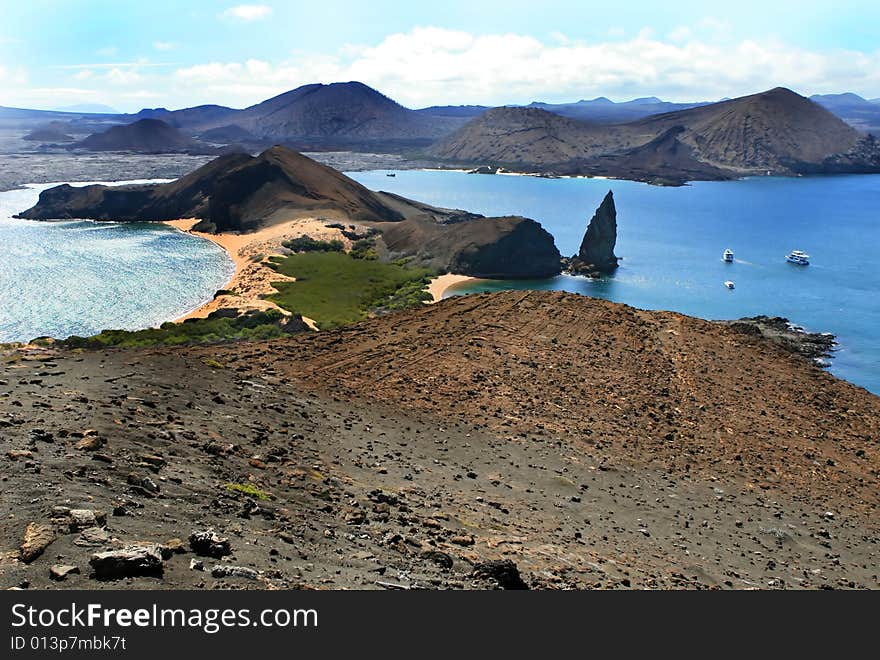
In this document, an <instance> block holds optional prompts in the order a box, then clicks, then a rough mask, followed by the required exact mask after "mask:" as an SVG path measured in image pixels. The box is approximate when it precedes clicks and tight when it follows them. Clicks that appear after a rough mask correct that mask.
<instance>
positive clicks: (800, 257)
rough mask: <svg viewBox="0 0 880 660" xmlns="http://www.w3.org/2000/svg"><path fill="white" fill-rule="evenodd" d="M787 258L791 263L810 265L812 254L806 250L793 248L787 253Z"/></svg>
mask: <svg viewBox="0 0 880 660" xmlns="http://www.w3.org/2000/svg"><path fill="white" fill-rule="evenodd" d="M785 260H786V261H787V262H789V263H792V264H797V265H798V266H809V265H810V255H808V254H807V253H806V252H801V251H800V250H792V251H791V252H789V253H788V254H787V255H785Z"/></svg>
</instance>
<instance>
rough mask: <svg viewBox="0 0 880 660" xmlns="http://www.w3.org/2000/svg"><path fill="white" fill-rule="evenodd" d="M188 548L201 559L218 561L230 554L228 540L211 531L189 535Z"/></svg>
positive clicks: (230, 549)
mask: <svg viewBox="0 0 880 660" xmlns="http://www.w3.org/2000/svg"><path fill="white" fill-rule="evenodd" d="M189 547H190V548H192V551H193V552H195V553H196V554H197V555H201V556H202V557H214V558H215V559H219V558H220V557H225V556H226V555H230V554H232V548H231V547H230V545H229V539H228V538H225V537H222V536H219V535H218V534H217V533H216V532H215V531H214V530H213V529H207V530H205V531H202V532H193V533H192V534H190V536H189Z"/></svg>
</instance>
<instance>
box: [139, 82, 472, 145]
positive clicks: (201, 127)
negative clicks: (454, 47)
mask: <svg viewBox="0 0 880 660" xmlns="http://www.w3.org/2000/svg"><path fill="white" fill-rule="evenodd" d="M136 117H138V118H151V119H161V120H162V121H165V122H167V123H168V124H170V125H172V126H175V127H177V128H180V129H182V130H186V131H188V132H190V133H192V134H195V135H202V136H204V137H205V139H210V138H211V137H214V138H215V139H216V138H217V137H226V136H228V135H233V136H237V137H238V138H241V137H242V136H245V135H249V136H252V139H254V140H256V141H261V142H264V143H274V142H283V143H286V144H289V145H292V146H296V147H299V148H314V149H322V148H362V147H371V146H372V147H382V146H383V145H384V146H386V147H392V148H393V147H395V146H396V147H398V148H405V147H409V148H413V147H421V146H427V145H428V144H431V143H432V142H434V141H435V140H437V139H438V138H440V137H443V136H444V135H448V134H449V133H451V132H452V131H454V130H455V129H456V128H458V127H460V126H461V125H462V124H463V123H464V121H466V119H467V118H466V117H464V118H459V117H452V116H444V115H432V114H426V113H423V112H417V111H415V110H410V109H408V108H404V107H403V106H402V105H400V104H399V103H397V102H395V101H393V100H391V99H390V98H388V97H387V96H385V95H383V94H381V93H379V92H377V91H376V90H375V89H372V88H370V87H367V86H366V85H364V84H363V83H359V82H348V83H333V84H330V85H322V84H315V85H304V86H302V87H298V88H296V89H294V90H292V91H290V92H285V93H284V94H281V95H279V96H276V97H274V98H271V99H268V100H266V101H263V102H262V103H258V104H257V105H253V106H251V107H249V108H245V109H244V110H233V109H232V108H225V107H222V106H213V105H207V106H198V107H195V108H187V109H184V110H175V111H168V110H165V109H164V108H158V109H154V110H142V111H141V112H139V113H138V114H137V115H136Z"/></svg>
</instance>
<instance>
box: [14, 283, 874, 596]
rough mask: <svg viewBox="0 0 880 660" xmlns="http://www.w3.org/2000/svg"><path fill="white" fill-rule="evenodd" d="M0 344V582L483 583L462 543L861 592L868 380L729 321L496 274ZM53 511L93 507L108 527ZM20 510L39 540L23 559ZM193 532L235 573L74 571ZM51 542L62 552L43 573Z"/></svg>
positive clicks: (869, 572)
mask: <svg viewBox="0 0 880 660" xmlns="http://www.w3.org/2000/svg"><path fill="white" fill-rule="evenodd" d="M0 355H2V358H3V359H0V380H2V382H4V383H8V386H5V389H4V395H6V397H7V398H8V399H9V401H10V404H13V403H14V404H15V405H9V406H6V407H5V408H0V421H2V425H3V433H2V434H0V455H2V456H3V461H4V464H5V465H6V466H7V467H6V471H5V472H4V479H5V481H4V488H5V490H4V496H3V497H2V498H0V547H2V548H3V549H4V552H3V553H0V588H10V587H17V586H20V585H22V584H23V583H27V584H29V585H30V588H31V589H48V588H52V589H102V588H119V587H120V585H124V586H125V588H127V589H147V588H163V589H180V588H190V589H193V588H197V589H214V588H248V589H251V588H271V589H279V588H296V587H300V588H302V587H320V588H323V589H328V588H329V589H332V588H357V589H366V588H388V589H410V588H411V589H416V588H425V587H427V588H438V589H447V588H458V589H462V588H489V587H497V586H498V582H499V581H500V580H499V578H497V577H496V578H495V579H490V580H483V579H481V578H480V573H481V571H479V570H474V569H475V565H479V564H481V563H482V562H486V561H490V560H506V561H507V562H508V564H507V566H508V567H510V568H511V571H512V570H513V567H514V566H515V567H517V568H518V572H519V574H521V575H522V578H523V580H524V581H525V582H526V583H527V584H529V585H530V586H531V587H533V588H554V589H559V588H579V589H588V588H613V589H618V588H635V589H646V588H654V589H657V588H687V589H694V588H707V587H709V588H720V589H755V588H765V589H766V588H774V589H776V588H781V589H791V588H801V589H817V588H877V587H880V577H878V572H877V566H878V565H880V549H878V544H877V538H878V536H877V534H878V531H880V529H878V528H880V518H878V515H877V513H878V505H880V490H878V489H877V479H878V466H880V445H878V443H877V438H878V434H880V398H878V397H875V396H873V395H871V394H869V393H867V392H865V391H864V390H862V389H860V388H858V387H855V386H853V385H850V384H848V383H846V382H844V381H840V380H837V379H835V378H834V377H832V376H830V375H829V374H827V373H825V372H823V371H821V370H820V369H818V368H816V367H815V366H813V365H811V364H810V363H809V362H808V361H806V360H804V359H802V358H800V357H797V356H795V355H792V354H790V353H787V352H785V351H783V350H782V349H781V348H779V347H778V346H776V345H775V344H772V343H770V342H767V341H765V340H762V339H760V338H758V337H756V336H754V335H751V334H746V333H741V332H738V331H736V330H735V329H734V328H732V327H727V326H722V325H719V324H714V323H710V322H707V321H700V320H698V319H693V318H690V317H686V316H681V315H679V314H673V313H669V312H649V311H643V310H637V309H633V308H631V307H626V306H624V305H619V304H614V303H610V302H607V301H603V300H596V299H590V298H583V297H579V296H575V295H572V294H564V293H556V292H534V291H533V292H523V291H515V292H505V293H499V294H492V295H480V296H464V297H459V298H452V299H449V300H445V301H443V302H441V303H439V304H437V305H431V306H427V307H422V308H418V309H412V310H407V311H404V312H400V313H394V314H389V315H385V316H382V317H379V318H375V319H369V320H366V321H364V322H361V323H358V324H355V325H353V326H349V327H347V328H343V329H340V330H334V331H327V332H323V331H322V332H318V333H310V334H302V335H297V336H294V337H290V338H286V339H280V340H276V341H272V342H254V343H251V342H237V343H226V344H217V345H211V346H200V347H174V348H147V349H133V350H118V349H117V350H110V351H85V352H81V351H76V352H72V351H66V350H58V349H57V348H53V347H42V348H41V347H33V346H32V347H29V348H28V349H27V350H24V349H22V350H17V349H9V348H2V347H0ZM84 429H89V430H88V431H85V432H84ZM84 436H85V437H84ZM47 484H53V487H49V488H47ZM233 484H239V485H242V484H246V485H248V486H249V488H248V489H246V490H247V491H249V492H238V491H237V490H236V489H235V488H230V486H232V485H233ZM157 491H158V492H157ZM254 491H259V492H263V493H266V497H267V499H266V500H260V501H255V498H254V497H253V492H254ZM70 509H74V510H79V509H88V510H92V511H97V512H110V511H113V512H114V514H115V515H114V516H112V518H111V517H110V516H109V515H108V517H107V530H106V532H109V534H105V535H103V537H102V534H101V533H100V532H99V530H96V529H90V530H85V531H81V529H80V527H78V526H76V525H75V524H73V525H71V524H69V523H76V522H77V521H78V520H82V519H83V518H86V519H87V518H89V517H90V516H88V515H87V514H82V513H80V514H79V515H77V516H76V517H72V516H71V515H70V513H68V511H69V510H70ZM62 522H63V523H65V524H63V525H62ZM29 526H30V527H31V528H32V530H33V529H34V528H36V529H40V528H43V529H47V528H48V530H51V531H53V532H54V533H53V534H50V535H48V538H47V539H46V540H45V541H44V545H45V544H46V543H49V544H50V545H48V547H46V548H43V547H42V545H40V546H39V548H38V549H39V550H43V552H42V554H40V555H38V556H35V554H34V553H31V554H30V555H29V556H28V557H27V559H28V562H27V563H26V562H25V561H20V560H18V558H17V557H16V549H17V548H18V547H19V546H20V544H21V543H22V539H23V537H24V536H25V535H26V534H27V532H26V530H27V529H28V527H29ZM206 528H213V529H214V530H215V531H216V532H217V534H218V535H220V536H222V537H228V539H229V542H230V544H231V546H232V547H231V550H232V552H233V553H234V557H235V561H234V564H235V565H237V566H246V567H248V568H250V569H252V570H254V571H259V572H260V575H259V579H253V580H248V579H243V578H237V579H236V578H233V579H229V578H223V577H220V576H217V575H212V572H211V571H207V572H202V571H198V570H192V569H191V568H190V565H191V564H190V560H191V558H192V554H189V553H186V554H178V553H177V552H168V553H167V556H166V558H165V559H164V560H162V561H161V566H162V569H163V570H162V575H161V577H159V576H137V577H130V578H126V579H125V582H121V581H116V582H113V581H111V582H107V581H102V580H97V579H94V578H93V577H91V576H90V575H89V571H88V570H87V569H86V567H87V566H88V563H89V558H90V556H91V555H92V554H93V553H95V552H98V551H102V550H104V549H115V548H116V547H118V546H115V545H113V544H114V543H117V541H116V539H119V541H121V543H119V545H125V544H127V543H130V542H133V541H140V542H151V543H163V544H164V543H166V542H168V540H169V539H180V538H183V539H186V538H187V537H188V536H189V535H190V534H191V533H192V532H193V530H204V529H206ZM31 536H37V535H33V534H32V535H31ZM110 536H112V537H113V538H112V539H111V538H110ZM96 539H97V540H96ZM95 543H97V544H101V543H104V544H106V545H105V546H104V547H88V546H90V545H92V546H93V545H94V544H95ZM291 544H292V545H291ZM32 545H33V544H31V547H32ZM177 545H178V546H179V543H178V544H177ZM171 549H172V546H170V544H169V547H168V550H171ZM163 554H165V553H163ZM59 556H61V557H63V559H64V563H65V564H70V565H73V566H77V567H82V570H81V571H80V572H79V573H76V574H71V575H69V576H68V577H67V578H66V579H65V580H63V581H60V582H56V581H53V580H51V579H50V567H51V566H52V565H53V564H54V563H56V562H58V558H59ZM302 557H305V558H306V559H302ZM209 566H210V564H209ZM496 574H497V573H496Z"/></svg>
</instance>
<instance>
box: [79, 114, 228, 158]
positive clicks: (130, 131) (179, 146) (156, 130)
mask: <svg viewBox="0 0 880 660" xmlns="http://www.w3.org/2000/svg"><path fill="white" fill-rule="evenodd" d="M72 146H73V148H75V149H87V150H88V151H135V152H138V153H150V154H161V153H214V150H213V149H211V147H209V146H208V145H206V144H204V143H203V142H199V141H198V140H194V139H192V138H190V137H187V136H186V135H184V134H183V133H181V132H180V131H179V130H177V129H176V128H174V127H173V126H170V125H168V124H167V123H165V122H164V121H162V120H161V119H141V120H140V121H136V122H134V123H133V124H125V125H123V126H113V127H112V128H110V129H108V130H106V131H105V132H103V133H95V134H94V135H90V136H89V137H87V138H86V139H84V140H81V141H80V142H77V143H76V144H74V145H72Z"/></svg>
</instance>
